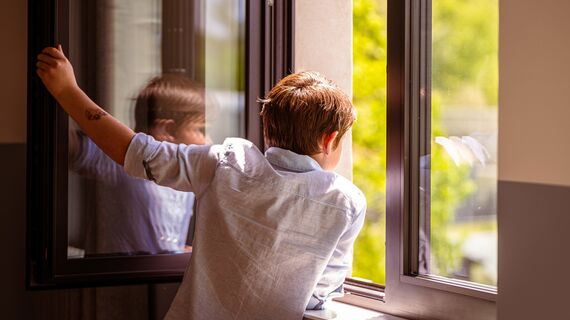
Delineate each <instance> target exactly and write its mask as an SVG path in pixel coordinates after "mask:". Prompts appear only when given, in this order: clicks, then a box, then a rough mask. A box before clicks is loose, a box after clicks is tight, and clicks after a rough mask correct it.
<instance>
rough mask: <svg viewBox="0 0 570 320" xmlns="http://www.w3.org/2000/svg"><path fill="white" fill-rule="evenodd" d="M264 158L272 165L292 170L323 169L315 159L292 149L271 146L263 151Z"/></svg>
mask: <svg viewBox="0 0 570 320" xmlns="http://www.w3.org/2000/svg"><path fill="white" fill-rule="evenodd" d="M265 158H267V161H269V163H271V164H272V165H274V166H277V167H280V168H283V169H285V170H289V171H293V172H307V171H314V170H319V171H322V170H323V169H322V168H321V166H320V165H319V163H318V162H317V161H315V159H313V158H311V157H309V156H305V155H300V154H297V153H295V152H293V151H289V150H286V149H281V148H277V147H271V148H269V149H267V150H266V151H265Z"/></svg>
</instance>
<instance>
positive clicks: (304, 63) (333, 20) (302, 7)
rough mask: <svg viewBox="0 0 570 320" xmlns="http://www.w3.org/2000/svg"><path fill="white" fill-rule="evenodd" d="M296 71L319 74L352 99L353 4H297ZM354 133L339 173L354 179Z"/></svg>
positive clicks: (342, 0)
mask: <svg viewBox="0 0 570 320" xmlns="http://www.w3.org/2000/svg"><path fill="white" fill-rule="evenodd" d="M294 57H295V71H296V72H298V71H309V70H310V71H317V72H319V73H321V74H323V75H324V76H325V77H327V78H328V79H330V80H332V81H334V82H335V83H336V84H337V85H338V86H339V87H340V88H341V89H342V90H343V91H344V92H345V93H347V94H348V95H349V96H352V1H346V0H311V1H295V56H294ZM351 140H352V139H351V133H350V132H348V133H347V134H346V138H345V139H344V144H343V150H344V152H343V153H342V158H341V161H340V163H339V165H338V168H337V170H336V171H337V172H338V173H339V174H341V175H343V176H345V177H347V178H349V179H352V153H351V152H350V151H349V150H351V146H352V143H351Z"/></svg>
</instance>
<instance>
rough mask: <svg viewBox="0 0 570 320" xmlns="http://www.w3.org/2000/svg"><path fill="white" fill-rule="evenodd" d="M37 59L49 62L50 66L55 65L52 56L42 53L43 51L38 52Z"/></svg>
mask: <svg viewBox="0 0 570 320" xmlns="http://www.w3.org/2000/svg"><path fill="white" fill-rule="evenodd" d="M38 60H39V61H42V62H45V63H47V64H49V65H51V66H55V65H56V60H55V59H54V58H53V57H51V56H49V55H47V54H44V53H40V54H39V55H38Z"/></svg>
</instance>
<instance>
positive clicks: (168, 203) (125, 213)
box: [70, 74, 206, 255]
mask: <svg viewBox="0 0 570 320" xmlns="http://www.w3.org/2000/svg"><path fill="white" fill-rule="evenodd" d="M204 107H205V97H204V90H203V89H202V88H200V87H199V86H198V85H197V84H195V83H194V82H192V81H191V80H190V79H188V78H185V77H183V76H180V75H174V74H168V75H162V76H160V77H155V78H153V79H151V80H150V81H149V82H148V83H147V85H146V86H145V87H144V88H143V89H142V91H141V92H140V93H139V94H138V96H137V99H136V102H135V131H136V132H144V133H147V134H149V135H151V136H152V137H153V138H154V139H156V140H158V141H168V142H174V143H185V144H204V143H205V142H206V141H205V136H204V124H205V112H204ZM70 165H71V166H70V169H71V170H72V171H73V172H75V173H77V174H79V175H81V176H82V177H85V178H89V179H91V180H92V181H94V183H96V190H97V192H95V193H94V195H93V196H94V197H95V199H94V204H95V206H96V208H95V215H94V217H93V219H90V220H91V221H90V223H88V236H87V237H86V239H85V250H86V254H87V255H89V254H106V253H117V254H127V255H132V254H157V253H167V252H182V251H183V250H184V249H185V245H186V238H187V234H188V227H189V225H190V219H191V217H192V213H193V206H194V194H192V193H190V192H180V191H176V190H173V189H171V188H168V187H163V186H159V185H157V184H155V183H153V182H151V181H148V180H141V179H137V178H133V177H130V176H128V175H127V174H126V173H125V171H124V170H123V168H122V166H120V165H118V164H117V163H116V162H114V161H112V160H111V159H110V158H109V157H107V156H106V155H105V154H104V153H103V152H102V151H101V150H100V149H99V148H97V146H96V145H95V144H94V143H93V142H92V141H91V140H90V139H89V138H87V137H85V135H84V134H83V133H82V132H80V131H77V130H72V131H71V132H70Z"/></svg>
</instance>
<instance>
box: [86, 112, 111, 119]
mask: <svg viewBox="0 0 570 320" xmlns="http://www.w3.org/2000/svg"><path fill="white" fill-rule="evenodd" d="M106 115H108V113H107V112H105V111H103V110H95V111H90V110H85V117H86V118H87V120H99V119H101V118H103V117H104V116H106Z"/></svg>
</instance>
